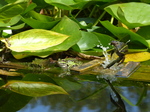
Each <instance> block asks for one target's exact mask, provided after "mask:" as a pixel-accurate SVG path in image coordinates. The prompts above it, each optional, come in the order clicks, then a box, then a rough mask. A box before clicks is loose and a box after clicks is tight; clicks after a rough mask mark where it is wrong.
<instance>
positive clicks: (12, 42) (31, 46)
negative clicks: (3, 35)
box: [1, 29, 69, 59]
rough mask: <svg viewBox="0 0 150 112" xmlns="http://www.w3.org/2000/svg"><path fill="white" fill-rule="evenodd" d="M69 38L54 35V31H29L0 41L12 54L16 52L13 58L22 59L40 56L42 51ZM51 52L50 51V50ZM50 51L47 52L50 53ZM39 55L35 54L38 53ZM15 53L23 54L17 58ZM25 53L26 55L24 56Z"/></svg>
mask: <svg viewBox="0 0 150 112" xmlns="http://www.w3.org/2000/svg"><path fill="white" fill-rule="evenodd" d="M68 37H69V36H67V35H64V34H60V33H56V32H54V31H48V30H42V29H31V30H28V31H24V32H21V33H18V34H16V35H13V36H11V37H10V38H8V39H7V40H6V39H2V40H1V41H2V42H4V43H5V44H6V46H7V48H9V49H11V50H12V52H16V54H14V57H16V58H19V59H20V58H23V57H24V56H25V57H26V56H31V55H36V56H40V55H42V54H41V52H43V50H45V49H46V50H47V49H49V48H50V47H53V46H56V45H58V44H60V43H62V42H63V41H64V40H66V39H67V38H68ZM50 50H51V51H53V50H52V49H50ZM50 50H48V51H49V52H50ZM39 52H40V54H37V53H39ZM17 53H21V54H22V53H23V54H24V56H20V57H19V56H17ZM26 53H27V54H26Z"/></svg>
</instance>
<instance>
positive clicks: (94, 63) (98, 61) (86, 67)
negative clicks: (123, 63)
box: [70, 59, 103, 75]
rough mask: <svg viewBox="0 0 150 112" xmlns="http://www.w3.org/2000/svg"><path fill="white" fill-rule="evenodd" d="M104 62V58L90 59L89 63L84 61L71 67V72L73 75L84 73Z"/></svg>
mask: <svg viewBox="0 0 150 112" xmlns="http://www.w3.org/2000/svg"><path fill="white" fill-rule="evenodd" d="M102 63H103V60H101V59H95V60H92V61H89V62H87V63H84V64H82V65H81V66H78V67H73V68H71V69H70V72H71V74H73V75H77V74H83V73H85V72H86V71H88V70H89V69H91V68H94V67H96V66H100V65H101V64H102Z"/></svg>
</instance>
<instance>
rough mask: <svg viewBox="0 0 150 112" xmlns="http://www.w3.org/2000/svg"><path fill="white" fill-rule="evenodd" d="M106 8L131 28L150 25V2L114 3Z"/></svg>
mask: <svg viewBox="0 0 150 112" xmlns="http://www.w3.org/2000/svg"><path fill="white" fill-rule="evenodd" d="M105 10H106V11H107V12H108V13H109V14H111V15H112V16H113V17H115V18H116V19H118V20H119V21H121V22H122V23H124V24H125V25H127V26H128V27H129V28H135V27H138V26H145V25H150V19H149V18H150V15H149V12H150V5H149V4H146V3H138V2H130V3H121V4H113V5H110V6H108V7H106V8H105Z"/></svg>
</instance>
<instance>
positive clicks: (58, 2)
mask: <svg viewBox="0 0 150 112" xmlns="http://www.w3.org/2000/svg"><path fill="white" fill-rule="evenodd" d="M114 1H116V0H45V2H46V3H48V4H50V5H53V6H56V7H59V8H61V9H65V10H72V9H82V8H84V6H85V5H86V4H94V3H95V2H114Z"/></svg>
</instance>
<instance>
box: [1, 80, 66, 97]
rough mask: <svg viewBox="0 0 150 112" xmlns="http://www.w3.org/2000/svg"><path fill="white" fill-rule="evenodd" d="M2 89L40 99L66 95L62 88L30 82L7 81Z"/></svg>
mask: <svg viewBox="0 0 150 112" xmlns="http://www.w3.org/2000/svg"><path fill="white" fill-rule="evenodd" d="M2 87H3V88H8V89H10V90H11V91H13V92H16V93H19V94H22V95H26V96H32V97H40V96H46V95H52V94H68V93H67V92H66V91H65V90H64V89H63V88H62V87H60V86H57V85H54V84H52V83H46V82H30V81H9V82H8V83H7V84H6V85H3V86H2Z"/></svg>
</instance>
